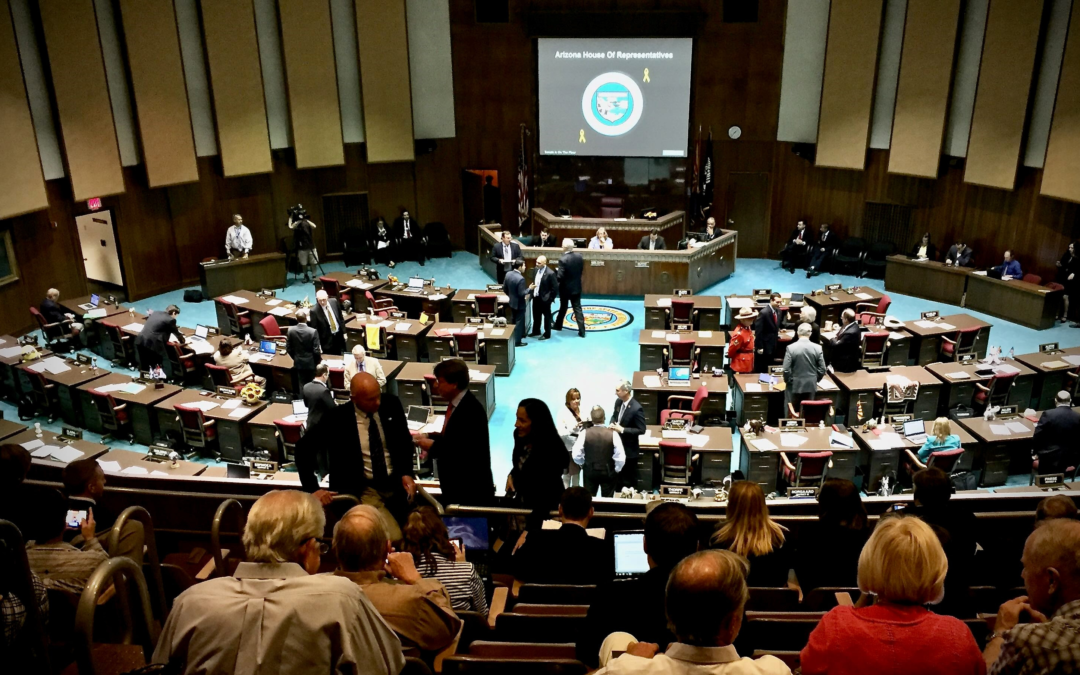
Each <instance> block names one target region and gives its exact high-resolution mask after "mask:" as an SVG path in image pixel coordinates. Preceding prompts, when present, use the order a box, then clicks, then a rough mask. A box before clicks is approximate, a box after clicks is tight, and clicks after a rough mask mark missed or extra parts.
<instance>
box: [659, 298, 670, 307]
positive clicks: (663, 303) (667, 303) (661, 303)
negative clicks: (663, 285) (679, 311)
mask: <svg viewBox="0 0 1080 675" xmlns="http://www.w3.org/2000/svg"><path fill="white" fill-rule="evenodd" d="M656 306H657V307H671V298H657V299H656Z"/></svg>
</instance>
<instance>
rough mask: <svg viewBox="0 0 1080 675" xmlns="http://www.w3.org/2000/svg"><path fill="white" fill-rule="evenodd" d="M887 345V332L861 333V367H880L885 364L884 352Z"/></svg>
mask: <svg viewBox="0 0 1080 675" xmlns="http://www.w3.org/2000/svg"><path fill="white" fill-rule="evenodd" d="M888 344H889V332H888V331H881V332H877V333H863V341H862V365H863V366H880V365H883V364H884V363H885V352H886V351H887V348H888Z"/></svg>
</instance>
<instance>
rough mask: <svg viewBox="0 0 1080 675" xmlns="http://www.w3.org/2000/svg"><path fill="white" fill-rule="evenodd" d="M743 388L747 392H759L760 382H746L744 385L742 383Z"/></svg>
mask: <svg viewBox="0 0 1080 675" xmlns="http://www.w3.org/2000/svg"><path fill="white" fill-rule="evenodd" d="M743 388H744V389H745V390H746V393H747V394H760V393H761V384H760V383H758V382H747V383H746V384H745V385H743Z"/></svg>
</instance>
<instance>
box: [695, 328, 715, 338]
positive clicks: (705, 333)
mask: <svg viewBox="0 0 1080 675" xmlns="http://www.w3.org/2000/svg"><path fill="white" fill-rule="evenodd" d="M698 337H703V338H711V337H712V331H711V330H699V331H698Z"/></svg>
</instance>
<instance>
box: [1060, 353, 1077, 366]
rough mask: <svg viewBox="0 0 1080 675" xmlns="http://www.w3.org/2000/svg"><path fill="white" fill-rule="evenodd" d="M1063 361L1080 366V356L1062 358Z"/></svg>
mask: <svg viewBox="0 0 1080 675" xmlns="http://www.w3.org/2000/svg"><path fill="white" fill-rule="evenodd" d="M1061 360H1062V361H1065V362H1066V363H1071V364H1072V365H1074V366H1080V356H1077V355H1069V356H1062V357H1061Z"/></svg>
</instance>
